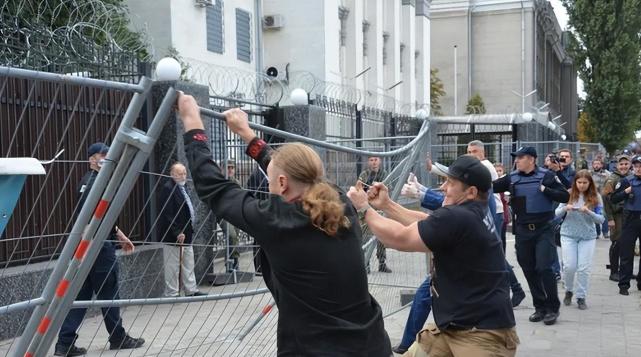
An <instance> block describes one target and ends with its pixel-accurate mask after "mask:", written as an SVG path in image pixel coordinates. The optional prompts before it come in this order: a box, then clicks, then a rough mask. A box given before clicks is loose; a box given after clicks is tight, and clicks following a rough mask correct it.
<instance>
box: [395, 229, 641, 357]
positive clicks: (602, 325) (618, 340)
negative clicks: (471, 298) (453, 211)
mask: <svg viewBox="0 0 641 357" xmlns="http://www.w3.org/2000/svg"><path fill="white" fill-rule="evenodd" d="M508 240H510V241H509V243H508V261H509V262H510V263H512V265H514V271H515V272H516V273H517V276H518V278H519V281H520V282H521V284H522V285H523V288H524V289H525V290H526V293H527V294H528V296H527V297H526V299H525V300H524V301H523V303H522V304H521V305H520V306H519V307H517V308H516V309H515V310H514V314H515V317H516V327H517V331H518V334H519V338H520V339H521V344H520V346H519V349H518V353H517V356H523V357H540V356H544V357H571V356H577V357H624V356H630V357H633V356H634V357H638V356H641V292H639V291H638V290H637V288H636V283H635V282H634V281H632V288H631V289H630V295H629V296H621V295H619V293H618V292H619V289H618V286H617V284H616V283H615V282H612V281H609V280H608V277H609V271H607V270H606V269H605V264H606V263H607V260H608V248H609V246H610V241H609V240H604V239H599V240H597V242H596V251H595V256H594V264H593V268H592V277H591V279H590V288H589V291H588V297H587V299H586V301H587V304H588V309H587V310H583V311H581V310H579V309H578V308H577V306H576V300H575V301H572V305H570V306H564V305H563V302H561V305H562V306H561V316H560V317H559V320H558V322H557V323H556V324H555V325H553V326H545V325H544V324H543V322H539V323H532V322H529V321H528V316H529V315H530V314H531V313H533V312H534V308H533V306H532V299H531V296H530V295H529V291H528V287H527V282H526V281H525V278H524V277H523V272H522V271H521V269H520V267H519V266H518V263H517V262H516V257H515V254H514V242H513V238H510V237H508ZM638 264H639V257H636V259H635V268H634V269H635V270H634V271H635V272H637V271H638V266H639V265H638ZM564 294H565V288H564V287H563V284H562V283H559V298H561V299H562V298H563V295H564ZM407 314H408V311H407V310H406V311H403V312H402V313H399V314H396V315H395V316H393V317H390V318H388V319H387V320H386V321H385V326H386V328H387V330H388V331H389V334H390V338H391V339H392V343H394V344H397V343H398V342H399V341H400V338H401V336H402V331H403V328H404V324H405V319H406V318H407Z"/></svg>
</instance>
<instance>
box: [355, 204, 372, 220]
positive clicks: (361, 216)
mask: <svg viewBox="0 0 641 357" xmlns="http://www.w3.org/2000/svg"><path fill="white" fill-rule="evenodd" d="M370 208H372V206H370V205H367V206H365V207H363V208H360V209H358V210H357V211H356V213H358V219H359V220H361V221H363V220H365V214H366V213H367V210H369V209H370Z"/></svg>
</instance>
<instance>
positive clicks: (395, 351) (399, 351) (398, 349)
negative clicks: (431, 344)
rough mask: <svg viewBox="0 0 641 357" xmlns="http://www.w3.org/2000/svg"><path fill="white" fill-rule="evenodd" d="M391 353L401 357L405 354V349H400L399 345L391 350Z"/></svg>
mask: <svg viewBox="0 0 641 357" xmlns="http://www.w3.org/2000/svg"><path fill="white" fill-rule="evenodd" d="M392 352H394V353H396V354H399V355H402V354H403V353H405V352H407V348H405V347H401V345H398V346H396V347H394V348H392Z"/></svg>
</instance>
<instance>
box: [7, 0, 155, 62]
mask: <svg viewBox="0 0 641 357" xmlns="http://www.w3.org/2000/svg"><path fill="white" fill-rule="evenodd" d="M125 1H126V0H48V1H24V0H8V1H6V2H5V3H4V4H3V5H0V20H1V21H0V32H4V33H5V34H10V35H13V36H12V37H13V38H12V39H11V41H8V42H7V43H9V44H11V45H10V46H5V47H4V48H2V46H1V45H0V60H2V57H5V56H2V55H3V54H5V52H7V51H13V52H23V54H24V56H37V55H42V56H43V58H45V59H51V58H60V61H61V62H64V61H68V60H71V61H73V60H74V57H77V56H78V54H80V55H81V56H91V53H92V52H93V51H95V50H96V49H97V48H100V47H106V48H109V47H112V46H113V47H114V48H117V49H119V50H122V51H125V52H128V53H131V54H134V55H135V56H138V58H141V59H144V58H146V57H148V52H147V48H146V43H145V41H144V38H143V33H140V32H136V31H133V30H131V29H130V28H129V25H130V21H129V12H128V9H127V6H126V4H125ZM16 35H18V36H16ZM27 38H28V39H29V43H27V42H26V40H25V39H27ZM5 41H6V39H5ZM34 46H35V47H34ZM29 49H31V50H29ZM41 52H42V53H41ZM49 52H51V53H49Z"/></svg>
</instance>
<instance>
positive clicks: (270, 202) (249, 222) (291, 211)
mask: <svg viewBox="0 0 641 357" xmlns="http://www.w3.org/2000/svg"><path fill="white" fill-rule="evenodd" d="M194 132H195V133H199V132H198V131H192V132H189V133H188V134H186V135H185V146H186V147H185V151H186V155H187V159H188V161H189V169H190V171H191V173H192V177H193V179H194V185H195V187H196V191H197V192H198V195H199V196H200V198H201V199H202V200H203V201H204V202H205V203H206V204H207V205H208V206H209V207H210V208H211V209H212V211H213V212H214V213H215V214H216V216H217V217H221V218H223V219H225V220H226V221H228V222H230V223H231V224H233V225H234V226H236V227H238V228H240V229H242V230H243V231H245V232H247V233H249V234H250V235H251V236H253V237H255V238H256V241H257V242H258V243H259V244H260V246H261V249H263V250H264V252H265V257H266V259H267V261H266V262H263V275H264V279H265V283H266V285H267V287H268V288H269V290H270V291H271V293H272V295H273V297H274V300H275V301H276V304H277V306H278V310H279V311H278V313H279V316H278V336H277V344H278V356H327V357H330V356H331V357H340V356H345V357H347V356H349V357H352V356H357V357H358V356H362V357H378V356H380V357H388V356H391V355H392V351H391V345H390V341H389V338H388V336H387V333H386V332H385V328H384V324H383V315H382V311H381V307H380V306H379V304H378V303H377V302H376V300H375V299H374V298H373V297H372V296H371V295H370V294H369V291H368V285H367V274H366V272H365V263H364V259H363V252H362V249H361V231H360V225H359V222H358V218H357V217H356V216H357V215H356V211H355V210H354V208H353V207H352V205H351V204H350V203H349V200H348V199H347V197H346V196H345V195H344V194H343V193H342V192H340V196H341V199H342V200H343V202H345V215H346V216H347V218H348V219H349V220H350V222H351V227H350V228H349V229H341V230H340V231H339V233H338V234H337V236H335V237H330V236H328V235H327V234H325V233H324V232H323V231H321V230H320V229H318V228H316V227H314V226H313V225H312V222H311V220H310V217H309V215H308V214H306V213H305V211H304V210H303V208H302V205H301V204H300V203H289V202H285V201H284V200H283V199H282V198H281V197H280V196H276V195H266V196H267V197H266V198H265V199H258V198H256V197H255V196H254V195H253V194H252V193H251V192H249V191H246V190H243V189H241V188H240V186H238V185H237V184H235V183H233V182H231V181H229V180H227V179H226V178H225V177H224V175H223V174H222V172H221V170H220V168H219V167H218V166H217V165H216V164H215V163H214V162H213V161H212V160H211V157H212V155H211V152H210V151H209V148H208V147H207V145H206V144H205V143H204V142H201V141H195V140H194V139H193V137H192V135H190V133H194Z"/></svg>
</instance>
